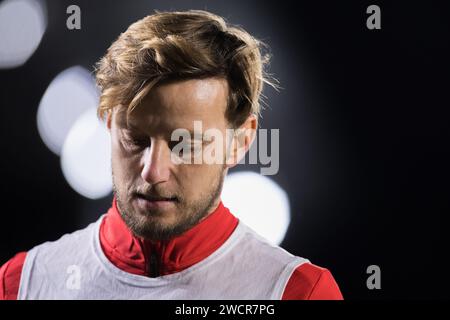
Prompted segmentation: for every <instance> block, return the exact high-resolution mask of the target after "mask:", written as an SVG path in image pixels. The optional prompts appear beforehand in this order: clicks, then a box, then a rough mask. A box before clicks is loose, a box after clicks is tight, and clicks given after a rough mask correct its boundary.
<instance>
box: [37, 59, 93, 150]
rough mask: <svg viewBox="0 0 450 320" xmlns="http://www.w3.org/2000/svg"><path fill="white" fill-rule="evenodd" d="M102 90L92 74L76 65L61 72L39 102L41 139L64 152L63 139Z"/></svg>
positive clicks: (38, 116) (53, 148)
mask: <svg viewBox="0 0 450 320" xmlns="http://www.w3.org/2000/svg"><path fill="white" fill-rule="evenodd" d="M98 98H99V93H98V90H97V88H96V87H95V82H94V79H93V77H92V75H91V74H90V73H89V71H88V70H86V69H85V68H83V67H80V66H74V67H71V68H68V69H66V70H64V71H63V72H61V73H60V74H58V75H57V76H56V77H55V79H53V81H52V82H51V83H50V85H49V86H48V88H47V90H46V91H45V93H44V96H43V97H42V99H41V102H40V104H39V109H38V113H37V127H38V131H39V134H40V135H41V138H42V140H43V141H44V143H45V144H46V145H47V147H48V148H49V149H50V150H51V151H53V152H54V153H56V154H58V155H59V154H61V148H62V146H63V143H64V140H65V139H66V136H67V134H68V133H69V130H70V128H71V127H72V125H73V124H74V123H75V121H76V120H77V118H78V117H79V116H80V115H81V114H82V113H83V112H84V111H86V110H87V109H91V110H92V109H96V107H97V104H98Z"/></svg>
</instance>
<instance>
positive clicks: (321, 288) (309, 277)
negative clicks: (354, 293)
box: [282, 262, 343, 300]
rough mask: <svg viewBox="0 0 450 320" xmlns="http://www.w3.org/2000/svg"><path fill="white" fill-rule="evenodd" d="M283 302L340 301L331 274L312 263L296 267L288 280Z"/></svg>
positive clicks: (337, 289) (338, 291)
mask: <svg viewBox="0 0 450 320" xmlns="http://www.w3.org/2000/svg"><path fill="white" fill-rule="evenodd" d="M282 299H283V300H342V299H343V297H342V293H341V291H340V289H339V286H338V284H337V283H336V281H335V279H334V277H333V275H332V274H331V272H330V271H329V270H328V269H326V268H323V267H320V266H317V265H315V264H312V263H309V262H308V263H304V264H302V265H300V266H298V267H297V268H296V269H295V270H294V272H293V273H292V275H291V276H290V278H289V281H288V282H287V284H286V288H285V290H284V293H283V297H282Z"/></svg>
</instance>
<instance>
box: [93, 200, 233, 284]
mask: <svg viewBox="0 0 450 320" xmlns="http://www.w3.org/2000/svg"><path fill="white" fill-rule="evenodd" d="M237 224H238V219H237V218H236V217H235V216H234V215H233V214H232V213H231V212H230V211H229V210H228V208H226V207H225V206H224V205H223V204H222V202H220V203H219V205H218V207H217V208H216V209H215V210H214V211H213V212H212V213H211V214H210V215H208V216H207V217H206V218H205V219H203V220H202V221H200V223H198V224H197V225H196V226H194V227H193V228H191V229H189V230H188V231H186V232H185V233H183V234H182V235H180V236H177V237H175V238H172V239H170V240H168V241H164V242H162V241H158V242H157V243H155V244H151V243H150V242H149V241H145V240H143V239H141V238H139V237H136V236H134V235H133V234H132V232H131V231H130V230H129V229H128V227H127V226H126V224H125V222H124V221H123V220H122V217H121V216H120V213H119V211H118V209H117V205H116V199H115V198H114V200H113V204H112V207H111V208H110V209H109V210H108V213H107V215H106V217H105V218H104V219H103V221H102V224H101V226H100V243H101V246H102V249H103V252H104V253H105V255H106V256H107V257H108V259H109V260H110V261H111V262H112V263H113V264H114V265H116V267H118V268H120V269H122V270H124V271H126V272H129V273H133V274H138V275H146V276H157V275H165V274H170V273H175V272H179V271H181V270H184V269H186V268H188V267H190V266H192V265H193V264H195V263H197V262H199V261H201V260H203V259H205V258H206V257H207V256H209V255H210V254H211V253H213V252H214V251H215V250H217V249H218V248H219V247H220V246H221V245H222V244H223V243H224V242H225V240H227V239H228V237H229V236H230V235H231V234H232V233H233V231H234V229H235V228H236V226H237ZM155 272H156V274H155Z"/></svg>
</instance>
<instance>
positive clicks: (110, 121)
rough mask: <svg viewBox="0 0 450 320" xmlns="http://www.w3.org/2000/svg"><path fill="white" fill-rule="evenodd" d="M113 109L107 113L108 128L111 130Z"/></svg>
mask: <svg viewBox="0 0 450 320" xmlns="http://www.w3.org/2000/svg"><path fill="white" fill-rule="evenodd" d="M112 114H113V112H112V111H109V112H108V114H107V115H106V127H107V128H108V130H109V131H111V124H112Z"/></svg>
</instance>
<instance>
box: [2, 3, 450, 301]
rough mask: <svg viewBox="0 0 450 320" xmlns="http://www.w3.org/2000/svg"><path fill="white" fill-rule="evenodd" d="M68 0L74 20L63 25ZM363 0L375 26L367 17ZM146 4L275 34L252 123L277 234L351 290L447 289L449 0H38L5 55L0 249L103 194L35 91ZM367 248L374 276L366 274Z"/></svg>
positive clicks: (70, 216)
mask: <svg viewBox="0 0 450 320" xmlns="http://www.w3.org/2000/svg"><path fill="white" fill-rule="evenodd" d="M71 4H77V5H78V6H80V8H81V25H82V29H81V30H74V31H70V30H68V29H67V28H66V19H67V17H68V15H67V14H66V8H67V7H68V6H69V5H71ZM371 4H377V5H379V6H380V7H381V23H382V29H381V30H368V29H367V28H366V19H367V17H368V15H367V14H366V8H367V7H368V6H369V5H371ZM154 9H159V10H168V9H177V10H184V9H207V10H210V11H212V12H214V13H217V14H219V15H222V16H224V17H225V18H227V20H228V21H229V22H231V23H235V24H239V25H241V26H242V27H244V28H245V29H246V30H247V31H249V32H250V33H252V34H254V35H255V36H256V37H258V38H260V39H262V40H264V41H265V42H266V43H268V44H269V46H270V47H271V52H272V54H273V60H272V63H271V66H270V69H269V71H270V72H271V73H273V74H274V75H275V76H276V77H277V78H278V79H279V81H280V83H281V86H282V87H283V90H281V91H280V92H279V93H277V92H275V91H274V90H272V89H267V90H266V91H265V94H266V96H267V102H268V104H269V106H270V107H269V108H267V109H266V110H265V111H264V112H263V116H264V117H263V119H262V120H261V127H262V128H279V129H280V139H281V146H280V152H281V154H280V158H281V162H280V171H279V173H278V175H276V176H273V177H271V178H273V179H274V180H275V181H276V182H277V183H279V184H280V185H281V186H282V187H283V188H284V189H285V190H286V191H287V192H288V194H289V196H290V203H291V210H292V222H291V225H290V227H289V230H288V233H287V236H286V238H285V240H284V241H283V243H282V247H283V248H285V249H286V250H288V251H290V252H292V253H294V254H296V255H300V256H304V257H307V258H309V259H310V260H311V261H312V262H313V263H315V264H318V265H320V266H324V267H327V268H328V269H330V270H331V271H332V273H333V275H334V276H335V278H336V280H337V282H338V283H339V285H340V288H341V290H342V292H343V294H344V297H345V298H347V299H392V298H394V299H404V298H408V299H409V298H414V299H416V298H425V299H431V298H449V297H450V294H449V292H448V290H447V288H448V287H449V285H450V280H449V278H448V276H447V269H448V259H447V256H448V254H449V250H448V245H447V244H448V243H449V235H448V234H449V233H448V231H447V228H448V222H449V219H448V217H447V215H448V214H449V212H450V210H449V209H450V201H449V191H450V188H449V178H450V174H449V167H448V164H449V163H450V152H449V131H450V130H449V115H450V112H449V111H448V108H449V106H450V103H449V96H448V95H449V92H450V90H449V83H450V81H449V75H450V73H449V72H450V63H449V57H450V55H449V53H450V50H449V47H450V45H449V27H450V22H449V18H448V17H449V14H450V9H449V6H448V5H444V2H437V1H436V2H435V1H418V2H415V3H414V4H413V3H412V2H409V1H395V3H394V1H390V2H379V1H376V2H369V1H328V2H324V1H309V2H300V1H295V2H288V1H267V2H262V1H246V0H245V1H244V0H240V1H76V0H75V1H52V0H50V1H47V10H48V12H47V13H48V28H47V31H46V33H45V35H44V38H43V39H42V42H41V44H40V46H39V48H38V49H37V51H36V52H35V54H34V55H33V56H32V57H31V59H30V60H28V62H27V63H26V64H25V65H23V66H22V67H19V68H15V69H10V70H0V90H1V91H0V112H1V115H0V121H1V127H0V130H1V138H0V139H1V140H0V141H1V142H0V143H1V149H0V150H1V167H0V177H1V186H2V190H1V208H0V211H1V213H2V217H1V220H0V221H1V222H0V264H2V263H4V262H6V261H7V260H8V259H9V258H10V257H11V256H13V255H14V254H15V253H16V252H18V251H22V250H29V249H31V248H32V247H33V246H35V245H37V244H40V243H42V242H44V241H47V240H55V239H57V238H59V237H60V236H61V235H62V234H64V233H67V232H71V231H74V230H76V229H78V228H82V227H84V226H85V225H86V224H87V223H88V222H91V221H94V220H95V219H96V217H98V216H99V215H100V214H102V213H104V212H105V211H106V210H107V209H108V207H109V205H110V202H111V197H107V198H105V199H101V200H96V201H93V200H88V199H85V198H83V197H82V196H80V195H78V194H77V193H76V192H75V191H73V190H72V188H71V187H70V186H69V185H68V184H67V183H66V181H65V179H64V177H63V175H62V172H61V169H60V164H59V161H60V159H59V157H58V156H56V155H54V154H53V153H52V152H51V151H50V150H49V149H48V148H47V147H46V146H45V145H44V143H43V142H42V140H41V138H40V136H39V134H38V131H37V126H36V112H37V107H38V105H39V101H40V99H41V97H42V95H43V93H44V92H45V90H46V88H47V86H48V85H49V83H50V82H51V80H52V79H53V78H54V77H55V76H56V75H57V74H58V73H59V72H61V71H63V70H64V69H66V68H68V67H70V66H73V65H82V66H84V67H86V68H88V69H89V70H93V65H94V63H95V62H96V61H97V60H98V59H99V58H100V57H101V56H102V55H103V54H104V53H105V50H106V49H107V47H108V46H109V45H110V44H111V42H112V41H113V40H114V39H115V38H116V37H117V36H118V35H119V34H120V33H121V32H123V31H124V30H125V29H126V28H127V26H128V25H129V24H130V23H132V22H134V21H136V20H137V19H139V18H141V17H144V16H145V15H147V14H150V13H152V12H153V10H154ZM0 45H1V44H0ZM242 169H245V167H241V168H238V169H237V170H242ZM225 205H226V204H225ZM372 264H375V265H379V266H380V268H381V287H382V288H381V290H372V291H371V290H368V289H367V287H366V279H367V277H368V275H367V274H366V268H367V267H368V266H369V265H372Z"/></svg>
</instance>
